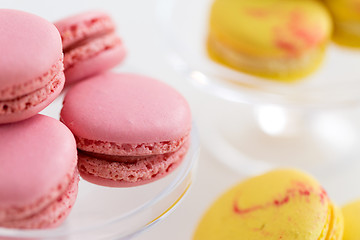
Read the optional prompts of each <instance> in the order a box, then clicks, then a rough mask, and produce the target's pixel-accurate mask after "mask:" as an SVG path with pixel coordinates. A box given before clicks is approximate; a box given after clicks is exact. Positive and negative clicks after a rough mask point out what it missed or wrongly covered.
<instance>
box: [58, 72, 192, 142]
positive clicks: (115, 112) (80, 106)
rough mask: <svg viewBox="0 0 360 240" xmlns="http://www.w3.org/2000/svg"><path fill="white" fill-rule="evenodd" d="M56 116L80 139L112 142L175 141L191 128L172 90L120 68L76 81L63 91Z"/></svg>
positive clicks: (181, 100) (185, 108)
mask: <svg viewBox="0 0 360 240" xmlns="http://www.w3.org/2000/svg"><path fill="white" fill-rule="evenodd" d="M115 106H116V107H115ZM61 120H62V121H63V122H64V123H65V125H67V126H68V127H69V128H70V130H71V131H72V132H73V133H74V135H75V136H77V137H79V138H85V139H89V140H99V141H104V142H115V143H117V144H122V143H129V144H134V143H136V144H139V143H154V142H161V141H171V140H178V139H181V138H183V137H184V136H186V135H187V134H189V132H190V129H191V112H190V108H189V105H188V103H187V102H186V100H185V99H184V97H182V96H181V95H180V94H179V93H178V92H177V91H176V90H174V89H173V88H171V87H170V86H168V85H166V84H164V83H162V82H159V81H157V80H154V79H152V78H149V77H145V76H140V75H135V74H125V73H122V74H117V73H110V72H108V73H104V74H102V75H97V76H95V77H93V78H90V79H87V80H86V81H83V82H80V83H79V84H77V85H75V86H74V87H73V88H71V89H70V90H69V92H68V93H67V95H66V96H65V99H64V106H63V109H62V111H61Z"/></svg>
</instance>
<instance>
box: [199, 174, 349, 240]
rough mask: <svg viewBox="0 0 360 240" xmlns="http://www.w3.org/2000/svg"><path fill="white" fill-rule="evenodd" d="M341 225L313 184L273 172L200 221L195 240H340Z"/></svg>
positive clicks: (240, 188) (232, 193)
mask: <svg viewBox="0 0 360 240" xmlns="http://www.w3.org/2000/svg"><path fill="white" fill-rule="evenodd" d="M341 219H342V218H341V214H340V215H339V214H338V212H336V210H335V208H334V206H333V204H332V203H331V201H330V200H329V198H328V196H327V194H326V193H325V191H324V190H323V188H322V187H321V186H320V185H319V183H318V182H317V181H316V180H315V179H313V178H311V177H310V176H308V175H306V174H304V173H301V172H298V171H295V170H275V171H272V172H269V173H266V174H264V175H261V176H257V177H254V178H250V179H248V180H246V181H244V182H242V183H240V184H238V185H237V186H235V187H234V188H232V189H230V190H229V191H228V192H226V193H225V194H224V195H222V196H221V197H220V198H219V199H218V200H217V201H216V202H215V203H214V204H213V205H212V206H211V207H210V209H209V210H208V211H207V212H206V214H205V215H204V217H203V218H202V220H201V222H200V224H199V226H198V228H197V230H196V233H195V235H194V239H196V240H202V239H204V240H205V239H206V240H212V239H229V240H230V239H268V240H272V239H274V240H275V239H276V240H278V239H294V240H295V239H299V240H300V239H301V240H327V239H336V240H340V238H341V233H342V225H341ZM336 224H339V226H337V225H336ZM335 236H336V237H335ZM338 236H340V238H338ZM329 237H331V238H329Z"/></svg>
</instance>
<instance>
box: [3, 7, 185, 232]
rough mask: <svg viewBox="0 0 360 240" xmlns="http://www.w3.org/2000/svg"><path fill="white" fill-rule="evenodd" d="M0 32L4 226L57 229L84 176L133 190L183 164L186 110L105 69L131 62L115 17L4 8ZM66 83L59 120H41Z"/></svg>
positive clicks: (148, 81)
mask: <svg viewBox="0 0 360 240" xmlns="http://www.w3.org/2000/svg"><path fill="white" fill-rule="evenodd" d="M0 25H1V27H0V44H1V46H0V49H1V52H2V56H3V57H2V58H0V70H1V71H0V124H1V125H0V228H1V227H6V228H19V229H42V228H52V227H56V226H58V225H60V224H61V223H62V222H63V221H64V220H65V218H66V217H67V216H68V215H69V213H70V211H71V209H72V207H73V206H74V204H75V200H76V196H77V192H78V182H79V172H78V169H79V170H80V173H81V176H82V177H83V178H84V179H86V180H88V181H89V182H92V183H95V184H98V185H104V186H109V187H130V186H137V185H142V184H146V183H149V182H152V181H155V180H157V179H160V178H162V177H164V176H166V175H168V174H169V173H170V172H172V171H173V170H174V169H176V167H177V166H179V164H180V163H181V162H182V160H183V159H184V158H185V156H186V153H187V150H188V148H189V142H190V130H191V113H190V108H189V106H188V104H187V102H186V100H185V99H184V98H183V97H182V96H181V95H180V94H179V93H178V92H177V91H176V90H174V89H173V88H171V87H170V86H168V85H166V84H164V83H161V82H159V81H157V80H155V79H152V78H149V77H145V76H140V75H136V74H116V73H110V72H106V71H107V70H109V69H111V68H113V67H114V66H116V65H117V64H119V63H120V62H122V61H123V59H124V57H125V50H124V46H123V43H122V41H121V39H120V38H119V37H118V36H117V35H116V33H115V24H114V22H113V21H112V19H111V17H110V16H109V15H107V14H106V13H104V12H98V11H91V12H85V13H82V14H78V15H75V16H71V17H69V18H65V19H64V20H60V21H58V22H56V23H55V25H54V24H51V23H50V22H48V21H46V20H45V19H42V18H40V17H38V16H35V15H32V14H29V13H25V12H21V11H16V10H8V9H0ZM104 72H106V73H104ZM80 80H83V81H82V82H80V83H77V84H73V83H76V82H79V81H80ZM65 82H66V83H67V86H68V88H69V91H68V94H67V95H66V97H65V102H64V108H63V110H62V112H61V121H62V122H63V123H61V122H60V121H58V120H55V119H53V118H50V117H46V116H44V115H40V114H38V113H39V112H40V111H41V110H42V109H44V108H45V107H46V106H47V105H49V104H50V103H51V102H52V101H53V100H54V99H55V98H56V97H57V96H58V95H59V94H60V92H61V91H62V89H63V87H64V83H65Z"/></svg>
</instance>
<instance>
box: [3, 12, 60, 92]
mask: <svg viewBox="0 0 360 240" xmlns="http://www.w3.org/2000/svg"><path fill="white" fill-rule="evenodd" d="M0 52H1V55H2V57H1V58H0V91H1V90H3V89H7V88H9V87H11V86H13V85H21V84H23V83H25V82H29V81H31V80H34V79H36V78H38V77H39V76H42V75H43V74H45V73H47V72H48V71H49V69H51V67H52V66H53V65H54V64H55V63H57V62H58V60H59V59H61V58H62V44H61V38H60V34H59V32H58V31H57V29H56V27H55V26H54V25H53V24H52V23H50V22H48V21H47V20H45V19H43V18H40V17H38V16H35V15H33V14H30V13H26V12H22V11H18V10H10V9H0ZM41 84H46V82H45V83H40V85H39V86H38V87H42V86H44V85H41Z"/></svg>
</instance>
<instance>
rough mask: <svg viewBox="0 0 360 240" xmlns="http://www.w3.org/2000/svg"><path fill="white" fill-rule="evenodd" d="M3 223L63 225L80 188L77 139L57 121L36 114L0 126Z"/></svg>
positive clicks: (28, 226) (0, 220)
mask: <svg viewBox="0 0 360 240" xmlns="http://www.w3.org/2000/svg"><path fill="white" fill-rule="evenodd" d="M0 136H1V138H0V227H5V228H19V229H43V228H52V227H56V226H58V225H60V224H61V223H62V222H63V221H64V220H65V218H66V217H67V215H68V214H69V213H70V210H71V208H72V207H73V205H74V203H75V199H76V195H77V191H78V181H79V176H78V172H77V169H76V163H77V153H76V143H75V139H74V137H73V135H72V133H71V132H70V130H69V129H68V128H66V126H65V125H64V124H62V123H61V122H59V121H58V120H55V119H53V118H50V117H47V116H44V115H36V116H34V117H32V118H30V119H28V120H26V121H21V122H17V123H9V124H3V125H0Z"/></svg>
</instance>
